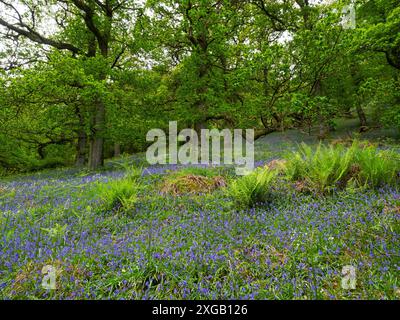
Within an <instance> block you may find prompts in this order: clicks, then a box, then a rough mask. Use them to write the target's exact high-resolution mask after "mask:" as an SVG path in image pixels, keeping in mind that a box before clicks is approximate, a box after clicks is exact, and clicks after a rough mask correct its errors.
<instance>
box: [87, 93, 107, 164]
mask: <svg viewBox="0 0 400 320" xmlns="http://www.w3.org/2000/svg"><path fill="white" fill-rule="evenodd" d="M105 115H106V109H105V106H104V103H103V101H101V100H98V101H97V103H96V109H95V116H94V125H93V128H92V132H93V134H92V137H91V139H90V151H89V169H90V170H96V169H98V168H99V167H101V166H103V165H104V156H103V151H104V150H103V148H104V136H103V134H104V125H105Z"/></svg>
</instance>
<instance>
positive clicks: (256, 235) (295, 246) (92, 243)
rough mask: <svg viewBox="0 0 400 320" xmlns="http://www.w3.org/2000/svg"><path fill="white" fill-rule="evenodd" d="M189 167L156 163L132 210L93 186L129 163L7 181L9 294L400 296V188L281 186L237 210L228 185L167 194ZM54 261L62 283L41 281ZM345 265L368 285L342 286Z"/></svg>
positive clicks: (3, 249) (4, 292)
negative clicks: (110, 208)
mask: <svg viewBox="0 0 400 320" xmlns="http://www.w3.org/2000/svg"><path fill="white" fill-rule="evenodd" d="M258 165H261V163H259V164H258ZM181 168H182V167H181V166H173V165H171V166H155V167H151V168H148V169H147V170H144V174H143V177H142V179H143V182H144V183H145V185H147V186H148V187H147V188H146V189H145V190H144V191H143V193H142V194H141V195H140V201H139V203H138V205H137V206H136V208H135V209H134V210H131V211H128V212H120V213H107V212H98V211H97V210H96V205H97V203H98V199H96V198H93V197H91V196H89V194H90V188H91V186H92V185H93V184H95V183H102V182H107V181H109V180H111V179H117V178H119V177H122V176H123V174H124V172H123V171H118V170H117V171H109V172H101V173H97V174H92V175H80V174H78V173H74V174H71V175H67V174H62V175H54V176H51V175H47V176H45V177H41V178H40V177H39V178H38V177H37V176H34V175H33V176H27V177H23V178H21V179H18V180H15V181H10V182H5V183H2V184H1V186H2V187H3V188H4V189H5V190H6V192H10V195H9V196H5V197H4V196H3V197H2V198H1V199H0V210H1V212H2V214H1V216H0V217H1V221H0V222H1V223H0V228H1V229H2V232H1V234H0V256H1V259H0V279H1V281H0V296H1V297H2V298H4V299H13V298H27V297H37V298H43V299H284V298H286V299H340V298H352V299H366V298H367V299H370V298H374V299H376V298H378V299H393V298H399V296H398V287H399V268H400V256H399V255H400V229H399V222H400V221H399V220H400V217H399V213H398V211H396V210H392V211H390V210H389V211H388V210H387V208H391V207H393V208H395V207H396V206H398V205H399V199H400V194H399V192H398V191H397V190H395V189H389V188H382V189H380V190H378V191H376V192H372V191H370V192H364V193H361V192H360V193H351V194H336V195H334V196H332V197H330V198H326V199H321V198H320V199H319V198H316V197H313V196H309V195H302V194H299V193H295V192H294V191H290V190H288V189H285V187H282V189H279V187H278V188H277V190H276V192H277V193H278V195H279V196H277V197H276V199H275V200H274V201H273V202H272V203H269V204H260V205H259V206H257V207H256V208H253V209H248V210H241V211H237V210H235V208H234V207H233V205H232V203H231V202H230V199H229V198H227V197H226V196H225V194H224V193H223V192H217V193H215V194H213V195H212V196H210V195H209V196H207V195H203V196H192V197H189V196H187V197H185V196H183V197H178V198H174V197H172V196H165V195H163V196H161V195H159V192H158V190H157V187H156V183H155V181H157V179H158V178H159V175H160V174H164V173H166V172H168V171H173V170H179V169H181ZM62 227H65V228H64V229H63V228H62ZM44 265H54V266H55V267H56V268H57V270H59V272H58V273H57V290H54V291H47V290H45V289H43V288H42V287H41V281H42V278H43V275H42V274H41V269H42V267H43V266H44ZM345 265H352V266H354V267H355V268H356V270H357V289H356V290H353V291H352V290H345V289H343V288H341V279H342V275H341V271H342V268H343V266H345Z"/></svg>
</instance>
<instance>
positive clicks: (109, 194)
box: [96, 168, 143, 212]
mask: <svg viewBox="0 0 400 320" xmlns="http://www.w3.org/2000/svg"><path fill="white" fill-rule="evenodd" d="M141 172H142V171H141V170H139V169H133V168H132V169H130V170H129V171H127V173H126V175H125V176H124V177H123V178H121V179H115V180H111V181H109V182H106V183H100V184H99V185H98V186H97V187H96V193H98V197H99V198H100V208H99V209H100V210H101V211H105V212H118V211H129V210H133V209H134V208H135V206H136V204H137V202H138V194H139V192H140V190H141V189H142V188H143V185H142V183H141V182H140V176H141Z"/></svg>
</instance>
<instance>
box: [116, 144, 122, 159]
mask: <svg viewBox="0 0 400 320" xmlns="http://www.w3.org/2000/svg"><path fill="white" fill-rule="evenodd" d="M120 155H121V145H120V144H119V143H118V142H115V143H114V157H115V158H118V157H119V156H120Z"/></svg>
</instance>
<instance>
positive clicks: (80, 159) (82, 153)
mask: <svg viewBox="0 0 400 320" xmlns="http://www.w3.org/2000/svg"><path fill="white" fill-rule="evenodd" d="M85 164H86V132H85V131H84V130H81V131H80V132H79V135H78V143H77V146H76V159H75V166H77V167H83V166H84V165H85Z"/></svg>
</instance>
